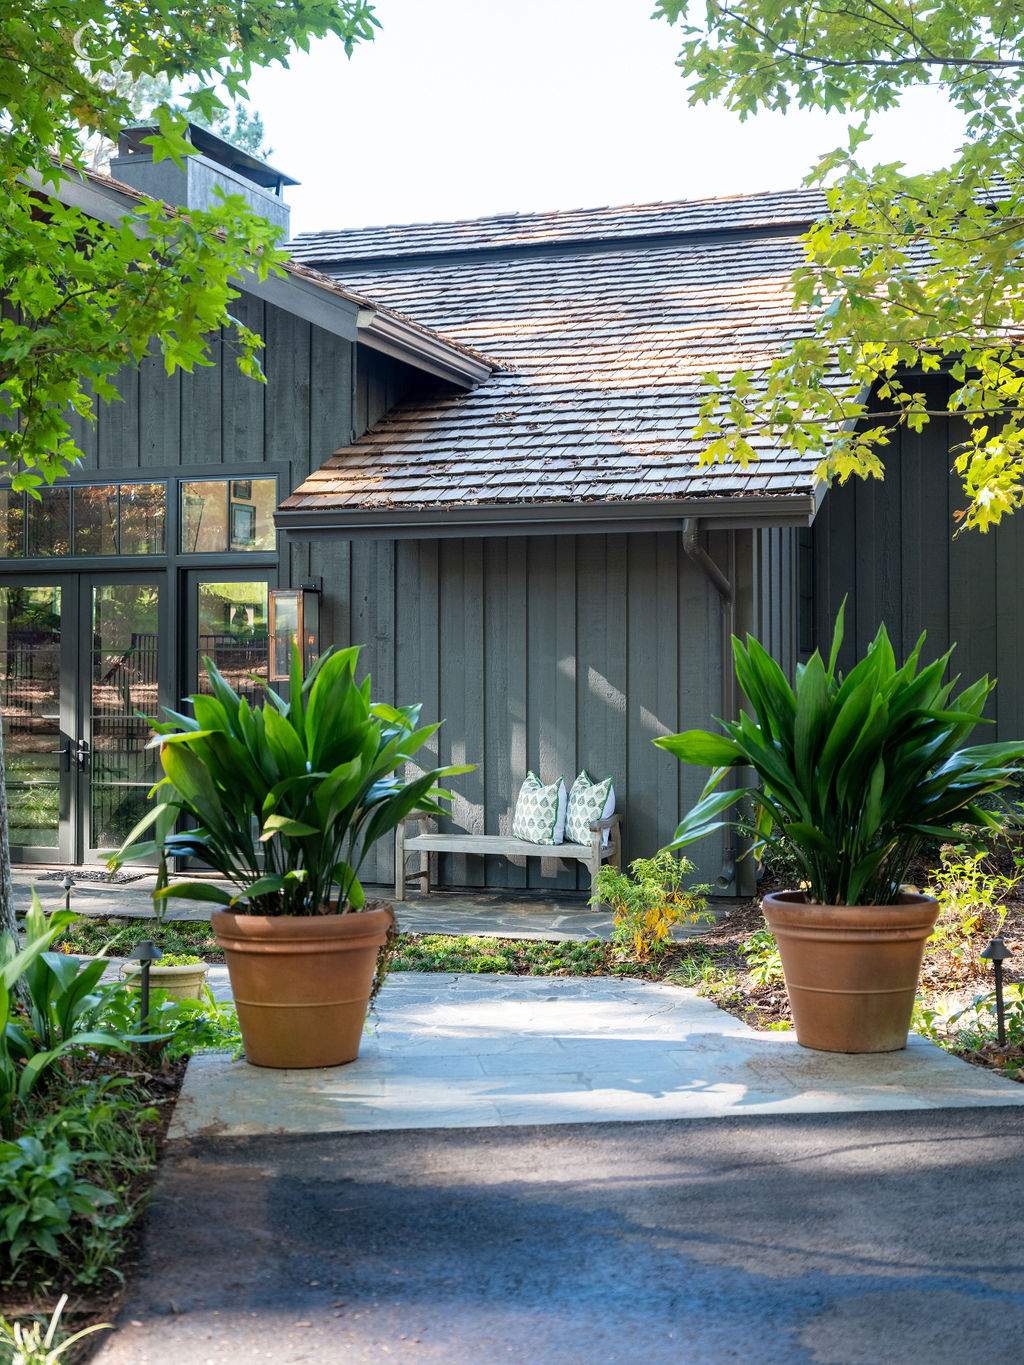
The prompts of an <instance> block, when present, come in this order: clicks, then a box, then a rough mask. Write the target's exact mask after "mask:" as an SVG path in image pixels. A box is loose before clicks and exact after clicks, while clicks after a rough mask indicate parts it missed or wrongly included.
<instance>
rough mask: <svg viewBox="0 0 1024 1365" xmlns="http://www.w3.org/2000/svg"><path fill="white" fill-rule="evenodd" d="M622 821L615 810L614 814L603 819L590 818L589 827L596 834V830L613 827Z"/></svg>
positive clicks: (619, 814)
mask: <svg viewBox="0 0 1024 1365" xmlns="http://www.w3.org/2000/svg"><path fill="white" fill-rule="evenodd" d="M621 823H622V815H621V813H620V812H619V811H616V812H615V814H614V815H608V816H606V817H605V818H604V819H603V820H591V822H590V826H589V828H590V829H592V830H593V831H594V833H595V834H596V833H597V832H598V830H602V829H614V828H615V826H616V825H620V824H621Z"/></svg>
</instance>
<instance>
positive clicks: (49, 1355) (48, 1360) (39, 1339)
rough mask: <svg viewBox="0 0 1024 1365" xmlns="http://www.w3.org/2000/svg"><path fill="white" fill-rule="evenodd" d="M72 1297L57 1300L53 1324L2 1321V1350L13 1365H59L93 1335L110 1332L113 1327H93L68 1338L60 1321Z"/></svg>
mask: <svg viewBox="0 0 1024 1365" xmlns="http://www.w3.org/2000/svg"><path fill="white" fill-rule="evenodd" d="M67 1301H68V1296H67V1295H66V1294H62V1295H61V1296H60V1298H59V1299H58V1300H57V1306H56V1308H55V1309H54V1310H53V1313H52V1315H51V1317H50V1320H49V1322H47V1323H42V1322H39V1321H38V1320H35V1321H30V1322H25V1323H22V1322H8V1321H7V1319H6V1318H3V1317H0V1347H2V1348H4V1350H5V1351H6V1352H7V1357H8V1360H9V1362H10V1365H57V1362H58V1361H60V1360H61V1359H62V1358H63V1357H64V1354H65V1352H66V1351H69V1350H70V1349H71V1348H72V1347H73V1346H76V1345H77V1344H78V1343H79V1342H80V1341H82V1340H83V1339H84V1338H85V1337H87V1336H90V1335H91V1334H92V1333H93V1332H106V1331H109V1330H110V1324H109V1323H106V1322H97V1323H93V1325H92V1326H91V1327H83V1328H81V1330H80V1331H78V1332H71V1333H70V1334H65V1333H64V1332H62V1331H61V1330H60V1318H61V1314H62V1313H63V1312H64V1308H65V1306H66V1304H67Z"/></svg>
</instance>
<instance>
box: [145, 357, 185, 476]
mask: <svg viewBox="0 0 1024 1365" xmlns="http://www.w3.org/2000/svg"><path fill="white" fill-rule="evenodd" d="M180 458H181V372H180V371H176V372H175V373H174V374H172V375H168V374H166V373H165V372H164V362H163V357H162V356H161V354H160V348H159V347H158V346H156V345H155V344H154V345H152V346H150V349H149V353H148V354H147V355H146V356H145V357H144V358H143V360H142V363H141V364H140V366H139V464H140V465H141V467H142V468H143V469H160V468H166V467H167V466H168V465H176V464H178V463H179V461H180Z"/></svg>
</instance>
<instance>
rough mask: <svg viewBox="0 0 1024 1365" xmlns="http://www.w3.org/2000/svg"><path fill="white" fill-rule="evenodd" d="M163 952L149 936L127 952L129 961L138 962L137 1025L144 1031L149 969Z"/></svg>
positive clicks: (146, 1014) (147, 1011)
mask: <svg viewBox="0 0 1024 1365" xmlns="http://www.w3.org/2000/svg"><path fill="white" fill-rule="evenodd" d="M158 957H163V953H162V952H161V951H160V949H159V948H158V947H157V946H156V944H155V943H154V942H153V940H152V939H150V938H144V939H143V940H142V942H141V943H140V944H139V945H138V947H137V948H136V949H135V951H134V952H133V953H129V954H128V961H129V962H137V963H139V1025H140V1027H141V1028H142V1030H143V1032H145V1028H146V1020H147V1019H148V1018H149V969H150V967H151V966H152V965H153V963H154V962H155V961H156V960H157V958H158Z"/></svg>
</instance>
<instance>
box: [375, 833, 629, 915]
mask: <svg viewBox="0 0 1024 1365" xmlns="http://www.w3.org/2000/svg"><path fill="white" fill-rule="evenodd" d="M411 821H418V822H419V824H420V832H419V834H413V835H409V834H407V833H406V831H405V826H406V824H407V823H408V822H411ZM429 825H430V820H429V819H428V818H427V817H426V816H420V815H411V816H409V817H408V821H400V822H399V824H398V827H397V828H396V830H395V900H398V901H403V900H405V877H406V871H405V860H406V858H407V857H408V855H409V854H410V853H418V854H420V870H419V873H418V876H419V879H420V894H421V895H424V896H426V895H429V894H430V859H431V856H432V855H436V854H438V853H474V854H477V855H478V856H480V857H483V856H485V855H486V854H488V853H492V854H498V855H499V856H501V857H505V858H573V859H575V860H576V861H577V862H580V863H586V865H587V867H588V868H589V869H590V885H591V890H593V887H594V884H595V882H596V880H597V874H598V871H599V870H600V867H601V864H602V863H605V862H607V863H611V865H612V867H615V868H619V867H621V866H622V816H621V815H618V814H616V815H609V816H608V818H607V819H606V820H595V821H594V823H593V824H592V825H591V826H590V843H589V844H528V843H526V842H525V840H523V839H513V838H510V837H509V836H508V835H504V834H463V833H460V832H459V831H458V830H452V831H450V832H448V833H444V834H439V833H437V831H436V830H431V829H430V828H429ZM606 830H607V831H608V832H609V838H608V842H607V843H605V841H604V833H605V831H606ZM413 875H417V874H413ZM596 908H597V909H600V908H601V907H600V906H597V907H596Z"/></svg>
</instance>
